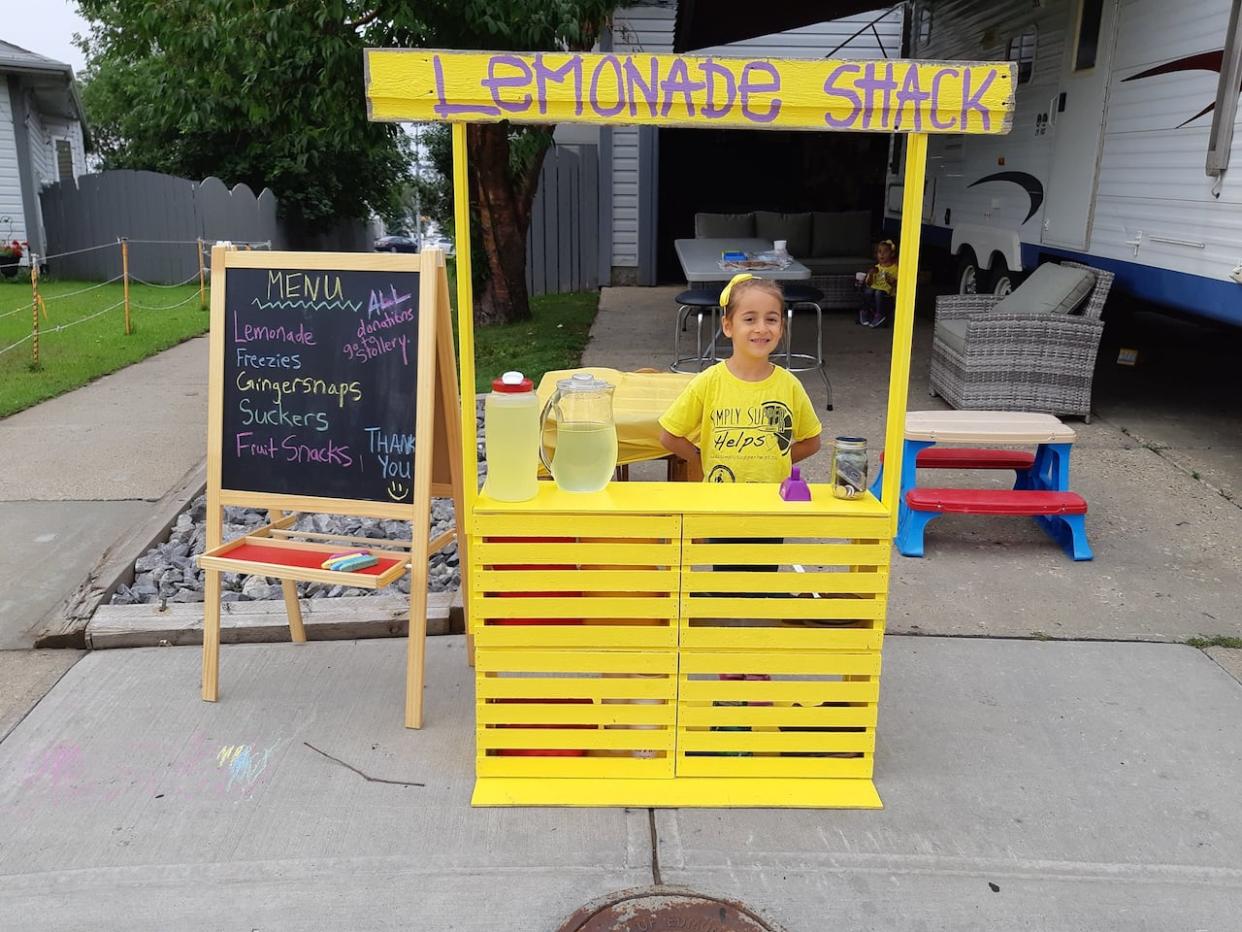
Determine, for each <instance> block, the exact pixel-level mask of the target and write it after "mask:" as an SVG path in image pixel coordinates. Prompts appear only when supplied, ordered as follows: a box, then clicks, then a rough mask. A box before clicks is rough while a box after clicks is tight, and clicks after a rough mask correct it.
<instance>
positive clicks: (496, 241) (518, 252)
mask: <svg viewBox="0 0 1242 932" xmlns="http://www.w3.org/2000/svg"><path fill="white" fill-rule="evenodd" d="M375 2H376V5H375V7H374V8H373V9H372V14H373V15H374V17H375V19H374V23H375V25H376V28H375V31H374V33H373V34H371V35H369V36H368V38H376V39H379V38H382V39H383V40H385V41H383V42H382V43H376V44H384V45H401V46H411V47H423V48H449V49H496V50H514V51H526V50H530V51H540V50H547V51H555V50H564V49H568V50H578V51H585V50H587V49H590V48H591V47H592V46H593V45H594V44H595V41H596V39H597V38H598V36H599V33H600V30H601V29H602V28H603V27H604V25H605V24H606V23H607V22H608V20H609V17H611V15H612V13H613V10H614V9H616V7H618V6H620V5H621V4H620V2H619V0H421V2H418V3H411V2H408V0H375ZM466 140H467V152H468V154H469V163H470V185H471V192H470V193H471V196H472V200H473V210H474V212H475V216H476V217H477V219H478V224H477V227H478V233H479V240H480V241H481V244H482V257H483V258H484V259H485V263H479V265H480V269H479V272H480V279H481V280H480V281H478V285H479V287H478V289H477V294H476V297H475V317H476V319H477V320H479V321H480V322H481V323H488V322H493V321H516V320H527V319H529V318H530V300H529V296H528V295H527V292H526V233H527V229H528V227H529V225H530V211H531V204H532V203H533V201H534V197H535V189H536V186H537V185H538V182H539V171H540V169H541V168H542V167H543V158H544V154H545V153H546V152H547V150H548V146H549V145H550V144H551V142H552V127H551V126H537V125H524V126H516V125H511V124H510V123H508V122H507V121H505V122H501V123H482V124H472V125H471V126H469V127H468V129H467V133H466ZM455 232H456V236H457V237H458V238H459V239H460V237H461V236H462V235H463V233H464V231H461V230H457V231H455ZM484 265H485V267H483V266H484Z"/></svg>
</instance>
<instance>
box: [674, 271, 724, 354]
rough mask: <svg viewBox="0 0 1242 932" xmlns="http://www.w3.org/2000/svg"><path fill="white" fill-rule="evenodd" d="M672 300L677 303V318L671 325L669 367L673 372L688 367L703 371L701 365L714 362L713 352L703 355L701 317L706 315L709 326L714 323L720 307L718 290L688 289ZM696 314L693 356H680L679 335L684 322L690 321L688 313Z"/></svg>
mask: <svg viewBox="0 0 1242 932" xmlns="http://www.w3.org/2000/svg"><path fill="white" fill-rule="evenodd" d="M674 300H675V301H676V302H677V305H678V307H677V318H676V320H675V321H674V323H673V364H672V365H671V366H669V369H671V370H672V371H673V372H687V371H690V370H689V369H688V368H683V366H684V367H689V366H692V365H693V366H697V367H698V369H697V371H699V372H702V371H703V365H704V364H705V363H707V362H709V361H714V360H715V354H714V352H710V353H709V354H707V355H705V354H704V353H703V316H704V313H706V314H707V316H708V319H709V320H710V323H711V326H713V327H714V326H715V323H716V308H718V307H719V306H720V304H719V302H720V289H719V288H688V289H686V290H685V291H683V292H682V293H681V294H679V295H678V296H677V297H676V298H674ZM692 311H694V312H696V314H695V316H696V328H695V340H694V355H693V356H683V355H681V333H682V331H683V330H685V328H686V322H687V321H688V320H689V319H690V313H691V312H692ZM715 345H716V341H715V339H713V340H712V348H713V350H714V349H715Z"/></svg>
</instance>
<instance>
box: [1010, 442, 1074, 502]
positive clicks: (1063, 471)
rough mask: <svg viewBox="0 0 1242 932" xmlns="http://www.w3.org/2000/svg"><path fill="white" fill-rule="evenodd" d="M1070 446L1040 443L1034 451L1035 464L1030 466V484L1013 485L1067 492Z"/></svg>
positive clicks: (1067, 444) (1066, 444)
mask: <svg viewBox="0 0 1242 932" xmlns="http://www.w3.org/2000/svg"><path fill="white" fill-rule="evenodd" d="M1072 446H1073V445H1072V444H1069V443H1041V444H1040V445H1039V448H1038V449H1037V450H1036V451H1035V465H1034V466H1032V467H1031V472H1032V473H1033V475H1032V477H1031V479H1030V484H1029V485H1026V486H1015V488H1017V487H1023V488H1032V489H1041V490H1043V491H1046V492H1068V491H1069V458H1070V449H1071V447H1072ZM1019 482H1021V479H1019Z"/></svg>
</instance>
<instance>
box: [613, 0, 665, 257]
mask: <svg viewBox="0 0 1242 932" xmlns="http://www.w3.org/2000/svg"><path fill="white" fill-rule="evenodd" d="M676 19H677V6H676V4H675V3H664V4H660V5H659V6H632V7H626V8H625V9H623V10H618V11H617V12H616V14H615V15H614V17H613V26H612V47H613V51H615V52H617V53H618V54H627V53H631V52H655V53H657V54H659V53H667V52H671V51H673V29H674V26H675V24H676ZM612 264H613V265H614V266H621V267H624V268H637V267H638V127H636V126H617V127H614V129H613V131H612Z"/></svg>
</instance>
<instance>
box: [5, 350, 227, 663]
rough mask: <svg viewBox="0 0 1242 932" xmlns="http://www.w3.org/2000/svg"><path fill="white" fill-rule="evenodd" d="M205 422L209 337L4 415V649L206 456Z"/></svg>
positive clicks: (28, 639) (26, 634)
mask: <svg viewBox="0 0 1242 932" xmlns="http://www.w3.org/2000/svg"><path fill="white" fill-rule="evenodd" d="M206 423H207V339H206V338H205V337H199V338H197V339H194V340H190V341H188V342H186V343H182V344H181V345H180V346H176V347H173V348H172V349H170V350H166V351H165V352H163V353H160V354H158V355H156V356H152V357H151V358H149V359H146V360H144V361H142V362H140V363H136V364H135V365H132V366H129V367H128V368H126V369H122V370H121V371H119V372H116V373H113V374H112V375H108V376H104V377H103V378H101V379H98V380H97V381H95V382H92V383H91V384H89V385H86V386H83V387H82V388H79V389H77V390H76V391H73V392H70V393H68V394H66V395H62V396H60V397H59V398H54V399H52V400H51V401H46V402H44V403H43V404H40V405H36V406H35V407H33V408H29V409H27V410H26V411H22V412H20V413H19V414H15V415H13V416H12V417H9V418H5V419H4V420H0V527H3V528H4V529H5V533H4V534H3V535H0V650H4V649H18V648H23V647H29V646H31V643H32V638H33V634H34V631H35V630H36V629H37V628H38V627H39V625H40V624H41V623H42V621H43V619H44V618H45V617H46V616H47V615H48V613H49V612H52V611H53V610H55V609H56V608H57V606H58V605H59V604H60V602H61V600H62V599H64V598H65V596H67V595H68V594H69V593H71V592H73V591H74V590H75V589H76V588H77V586H78V585H79V584H80V583H81V582H82V581H83V580H84V579H85V577H86V575H87V573H88V572H90V570H91V568H92V567H93V566H94V565H95V563H96V561H98V560H99V557H100V554H101V553H103V552H104V551H105V550H106V549H107V548H108V547H109V546H110V545H111V544H112V543H113V541H115V540H116V539H117V538H118V537H119V536H120V535H122V534H123V533H124V532H125V531H127V530H128V529H129V528H131V527H133V526H134V525H135V524H137V523H138V522H140V521H142V520H143V519H144V518H146V517H147V516H148V515H150V514H151V512H152V510H153V508H154V502H156V501H158V500H159V499H160V498H161V497H162V496H163V495H164V494H165V493H166V492H168V491H169V490H170V489H172V488H173V487H174V486H176V485H177V483H178V481H179V480H181V479H182V477H184V476H185V474H186V473H187V472H188V471H189V470H190V469H191V468H193V467H194V466H195V465H196V464H197V463H198V462H199V461H201V460H202V458H203V456H204V455H205V453H206V448H207V433H206V430H205V429H204V425H205V424H206Z"/></svg>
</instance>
